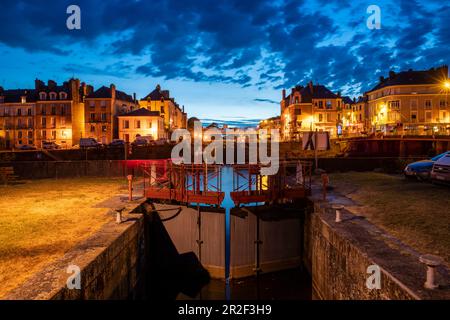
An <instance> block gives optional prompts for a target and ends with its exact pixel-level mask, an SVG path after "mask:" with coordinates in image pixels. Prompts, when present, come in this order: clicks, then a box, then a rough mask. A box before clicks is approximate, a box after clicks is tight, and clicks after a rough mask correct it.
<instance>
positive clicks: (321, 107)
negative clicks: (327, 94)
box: [319, 101, 323, 109]
mask: <svg viewBox="0 0 450 320" xmlns="http://www.w3.org/2000/svg"><path fill="white" fill-rule="evenodd" d="M319 108H320V109H323V101H319Z"/></svg>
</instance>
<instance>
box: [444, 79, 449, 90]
mask: <svg viewBox="0 0 450 320" xmlns="http://www.w3.org/2000/svg"><path fill="white" fill-rule="evenodd" d="M444 88H445V89H447V90H450V81H449V80H446V81H444Z"/></svg>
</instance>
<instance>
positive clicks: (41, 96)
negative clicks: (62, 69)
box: [39, 92, 47, 100]
mask: <svg viewBox="0 0 450 320" xmlns="http://www.w3.org/2000/svg"><path fill="white" fill-rule="evenodd" d="M39 98H40V99H41V100H46V99H47V93H45V92H41V93H39Z"/></svg>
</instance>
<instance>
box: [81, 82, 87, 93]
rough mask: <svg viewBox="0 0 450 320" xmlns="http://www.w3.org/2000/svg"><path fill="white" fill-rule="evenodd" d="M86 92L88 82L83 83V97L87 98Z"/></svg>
mask: <svg viewBox="0 0 450 320" xmlns="http://www.w3.org/2000/svg"><path fill="white" fill-rule="evenodd" d="M86 90H87V88H86V82H82V83H81V93H82V94H83V96H87V92H86Z"/></svg>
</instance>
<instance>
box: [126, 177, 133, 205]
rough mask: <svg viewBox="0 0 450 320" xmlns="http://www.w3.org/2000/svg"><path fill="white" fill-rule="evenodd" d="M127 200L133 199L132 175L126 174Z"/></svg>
mask: <svg viewBox="0 0 450 320" xmlns="http://www.w3.org/2000/svg"><path fill="white" fill-rule="evenodd" d="M127 179H128V201H133V175H131V174H130V175H128V176H127Z"/></svg>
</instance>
